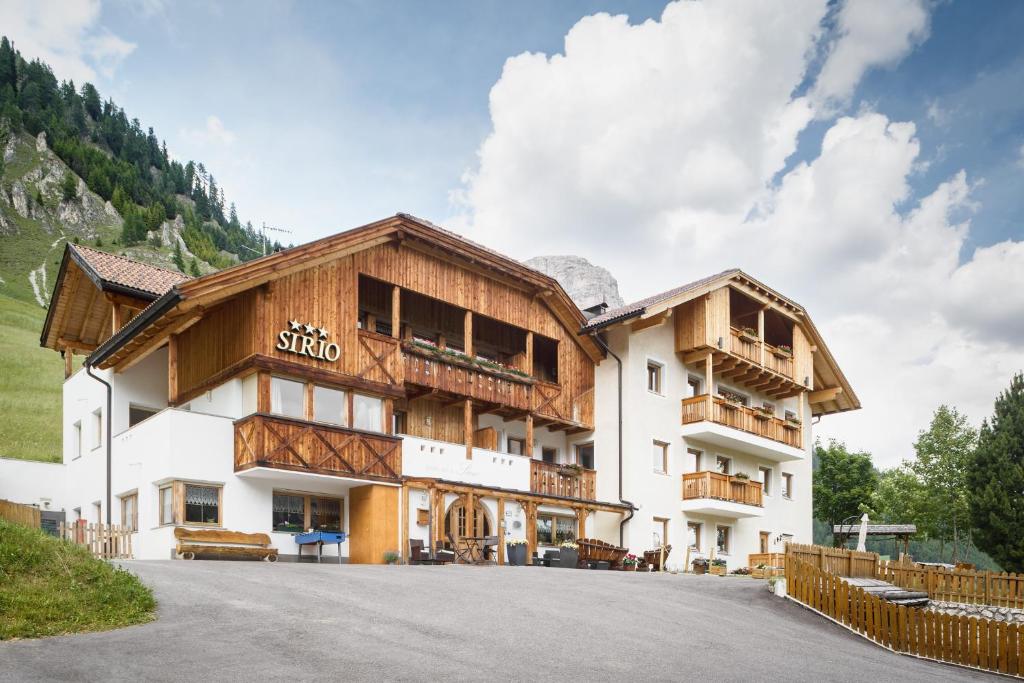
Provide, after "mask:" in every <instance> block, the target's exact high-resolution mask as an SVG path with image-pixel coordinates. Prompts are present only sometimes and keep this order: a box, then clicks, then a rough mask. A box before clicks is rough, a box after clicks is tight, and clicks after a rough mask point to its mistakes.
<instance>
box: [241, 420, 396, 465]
mask: <svg viewBox="0 0 1024 683" xmlns="http://www.w3.org/2000/svg"><path fill="white" fill-rule="evenodd" d="M252 467H271V468H274V469H280V470H291V471H295V472H309V473H313V474H327V475H333V476H338V477H351V478H354V479H371V480H387V481H400V480H401V475H402V440H401V439H398V438H396V437H393V436H388V435H387V434H373V433H370V432H361V431H357V430H354V429H346V428H344V427H333V426H330V425H325V424H322V423H313V422H306V421H304V420H296V419H292V418H288V417H281V416H278V415H264V414H261V413H257V414H254V415H250V416H248V417H244V418H242V419H241V420H238V421H236V422H235V471H236V472H241V471H243V470H247V469H249V468H252Z"/></svg>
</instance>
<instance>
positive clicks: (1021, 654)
mask: <svg viewBox="0 0 1024 683" xmlns="http://www.w3.org/2000/svg"><path fill="white" fill-rule="evenodd" d="M856 555H862V556H866V555H874V553H856V552H855V551H849V550H843V549H839V548H821V547H819V546H796V545H794V544H789V545H788V546H787V551H786V592H787V594H788V596H789V598H790V599H791V600H795V601H796V602H800V603H803V604H804V605H806V606H807V607H810V608H811V609H813V610H815V611H817V612H819V613H821V614H823V615H825V616H826V617H829V618H830V619H832V620H833V621H835V622H837V623H839V624H841V625H843V626H845V627H846V628H848V629H850V630H851V631H853V632H855V633H858V634H860V635H862V636H863V637H865V638H867V639H869V640H872V641H874V642H876V643H878V644H879V645H881V646H883V647H887V648H889V649H891V650H893V651H894V652H898V653H903V654H909V655H913V656H916V657H921V658H924V659H932V660H935V661H940V662H947V663H950V664H957V665H960V666H966V667H971V668H976V669H982V670H985V671H994V672H999V673H1003V674H1009V675H1012V676H1017V677H1021V676H1022V675H1024V629H1022V628H1021V627H1020V626H1019V625H1018V624H1008V623H1006V622H1004V621H996V620H994V619H985V618H977V617H966V616H954V615H952V614H946V613H942V612H936V611H931V610H926V609H921V608H917V607H907V606H905V605H897V604H895V603H892V602H889V601H887V600H883V599H882V598H880V597H878V596H877V595H873V594H871V593H869V592H867V591H865V590H864V589H863V588H860V587H858V586H853V585H851V584H850V583H849V582H848V581H846V580H845V579H844V578H843V576H842V575H840V574H837V573H836V572H834V571H831V570H830V569H829V566H830V565H832V564H833V563H836V562H838V563H839V565H840V568H842V566H841V565H842V563H843V561H847V562H852V563H853V566H854V567H855V571H862V570H866V569H867V567H868V563H867V562H866V560H863V559H862V558H859V557H855V556H856ZM815 557H817V558H818V561H817V563H816V562H815V560H814V558H815ZM875 561H876V563H875V565H874V566H872V571H873V570H874V569H875V568H877V567H878V565H877V556H875ZM862 563H863V564H862ZM822 565H824V567H825V568H822ZM879 573H880V574H881V573H883V572H879ZM867 576H873V573H872V574H867Z"/></svg>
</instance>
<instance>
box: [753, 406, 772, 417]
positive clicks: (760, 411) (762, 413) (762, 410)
mask: <svg viewBox="0 0 1024 683" xmlns="http://www.w3.org/2000/svg"><path fill="white" fill-rule="evenodd" d="M774 416H775V413H774V412H773V411H772V410H771V409H770V408H768V407H766V406H755V408H754V419H755V420H770V419H772V417H774Z"/></svg>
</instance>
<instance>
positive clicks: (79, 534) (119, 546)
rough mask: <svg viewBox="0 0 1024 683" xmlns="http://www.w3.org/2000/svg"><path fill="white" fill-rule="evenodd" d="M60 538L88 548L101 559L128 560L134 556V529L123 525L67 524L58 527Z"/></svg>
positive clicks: (62, 523) (94, 555)
mask: <svg viewBox="0 0 1024 683" xmlns="http://www.w3.org/2000/svg"><path fill="white" fill-rule="evenodd" d="M57 533H58V535H59V536H60V538H62V539H64V540H65V541H68V542H70V543H74V544H75V545H80V546H82V547H83V548H85V549H87V550H88V551H89V552H90V553H91V554H92V556H93V557H96V558H99V559H101V560H127V559H131V557H132V533H133V532H132V531H131V530H130V529H126V528H124V527H122V526H118V525H116V524H115V525H111V526H106V525H104V524H102V523H98V524H65V523H64V522H61V523H60V524H59V525H58V527H57Z"/></svg>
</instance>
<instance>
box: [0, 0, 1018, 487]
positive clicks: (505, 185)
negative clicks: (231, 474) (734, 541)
mask: <svg viewBox="0 0 1024 683" xmlns="http://www.w3.org/2000/svg"><path fill="white" fill-rule="evenodd" d="M0 27H3V28H2V31H3V32H4V33H6V34H7V35H9V36H10V37H11V38H13V40H14V41H15V45H16V47H18V49H20V50H21V51H22V53H23V54H24V55H25V56H27V57H30V58H31V57H40V58H42V59H44V60H46V61H47V62H49V63H50V64H51V65H52V66H53V67H54V71H55V73H56V75H57V76H58V78H62V79H64V78H71V79H74V81H75V82H76V83H77V84H81V83H82V82H83V81H85V80H89V81H92V82H93V83H95V84H96V85H97V87H98V88H99V89H100V91H101V93H102V94H103V95H104V96H105V97H106V96H109V97H112V98H113V99H114V100H115V101H116V102H117V103H118V104H119V105H121V106H122V107H124V108H125V109H126V111H127V112H128V113H129V115H130V116H133V117H138V118H139V119H140V120H141V121H142V123H143V125H144V126H153V127H154V129H155V130H156V133H157V135H158V136H159V137H161V138H163V139H165V140H166V141H167V145H168V148H169V150H170V152H171V153H172V154H173V155H174V156H175V157H176V158H179V159H182V160H185V159H195V160H197V161H203V162H204V163H205V164H206V166H207V168H208V169H209V170H210V171H211V172H212V173H213V174H214V176H215V177H216V179H217V182H218V184H220V185H221V186H222V187H223V188H224V189H225V191H226V192H227V195H228V199H229V201H234V202H236V203H237V205H238V210H239V214H240V215H241V217H242V218H243V220H244V219H251V220H252V221H253V223H254V224H256V225H259V224H261V223H263V222H266V223H267V224H268V225H270V226H273V227H277V228H280V229H285V230H289V231H290V233H288V234H285V233H282V234H281V235H280V237H281V238H282V241H284V242H294V243H301V242H305V241H308V240H311V239H314V238H317V237H322V236H324V235H327V234H331V233H334V232H338V231H340V230H343V229H347V228H350V227H355V226H357V225H362V224H365V223H367V222H370V221H372V220H376V219H379V218H381V217H384V216H388V215H392V214H394V213H396V212H398V211H405V212H410V213H414V214H416V215H419V216H423V217H425V218H429V219H431V220H433V221H435V222H439V223H442V224H444V225H447V226H448V227H450V228H452V229H455V230H457V231H459V232H461V233H463V234H464V235H466V236H467V237H470V238H471V239H474V240H477V241H480V242H483V243H484V244H487V245H488V246H491V247H494V248H496V249H499V250H502V251H505V252H507V253H508V254H510V255H511V256H513V257H516V258H520V259H525V258H529V257H531V256H536V255H550V254H576V255H580V256H584V257H586V258H588V259H589V260H591V261H592V262H593V263H596V264H599V265H602V266H604V267H606V268H608V269H609V270H610V271H611V272H612V273H613V274H614V275H615V277H616V278H617V279H618V282H619V286H620V290H621V291H622V294H623V296H624V298H625V299H626V300H631V299H637V298H641V297H644V296H646V295H648V294H651V293H654V292H657V291H661V290H664V289H669V288H671V287H674V286H677V285H679V284H682V283H685V282H689V281H691V280H694V279H698V278H700V277H703V276H705V275H707V274H710V273H714V272H718V271H720V270H723V269H725V268H729V267H734V266H738V267H741V268H743V269H744V270H746V271H747V272H748V273H750V274H751V275H752V276H754V277H755V278H757V279H759V280H761V281H762V282H764V283H766V284H768V285H769V286H772V287H774V288H776V289H778V290H779V291H781V292H782V293H784V294H785V295H787V296H789V297H790V298H792V299H794V300H796V301H797V302H799V303H801V304H802V305H804V306H805V308H806V309H807V310H808V311H809V313H810V315H811V317H812V318H813V320H814V321H815V324H816V325H817V326H818V328H819V329H820V330H821V331H822V333H823V335H824V338H825V340H826V342H827V344H828V346H829V349H830V350H831V351H832V353H833V355H834V356H835V357H836V358H837V360H838V362H839V364H840V366H841V367H842V369H843V370H844V372H845V373H846V375H847V377H848V378H849V380H850V382H851V383H852V385H853V387H854V389H855V390H856V392H857V394H858V396H859V398H860V399H861V402H862V403H863V406H864V408H863V409H862V410H859V411H855V412H851V413H846V414H842V415H837V416H828V417H826V418H824V419H822V421H821V422H820V423H819V424H817V425H816V426H815V430H816V433H817V434H819V435H820V436H822V438H824V439H828V438H837V439H841V440H843V441H845V442H846V443H847V445H848V446H849V447H850V448H853V449H864V450H867V451H869V452H871V453H872V454H873V457H874V460H875V462H876V464H877V465H879V466H881V467H890V466H894V465H896V464H898V463H899V462H900V461H902V460H903V459H905V458H907V457H910V456H911V455H912V453H913V449H912V444H913V441H914V439H915V438H916V435H917V433H918V432H919V431H920V430H921V429H923V428H924V427H925V426H926V425H927V423H928V421H929V419H930V417H931V415H932V413H933V411H934V410H935V408H936V407H937V406H938V405H940V404H942V403H946V404H949V405H953V406H955V407H956V408H958V409H959V410H961V411H963V412H964V413H965V414H967V415H968V417H969V418H970V419H971V421H972V422H974V423H975V424H980V422H981V420H982V419H983V418H984V417H986V416H988V415H990V414H991V412H992V402H993V400H994V398H995V397H996V395H997V394H998V393H999V392H1000V391H1002V390H1003V389H1004V388H1006V387H1007V386H1008V384H1009V382H1010V379H1011V377H1012V375H1013V373H1015V372H1018V371H1020V370H1021V369H1022V368H1024V234H1022V233H1024V230H1022V225H1024V193H1022V192H1021V188H1022V186H1024V182H1022V181H1024V44H1022V43H1021V41H1020V38H1019V37H1020V36H1021V35H1022V34H1024V3H1020V2H1014V1H1012V0H1005V1H999V0H992V1H990V2H986V3H983V4H979V3H972V2H968V1H965V0H944V1H931V0H832V1H828V0H785V1H784V2H754V1H750V0H733V1H726V0H695V1H693V2H672V3H668V4H665V3H664V2H618V1H615V0H605V1H599V0H593V1H588V2H570V1H568V0H565V1H562V2H535V1H525V2H517V3H508V2H497V1H493V2H488V1H479V2H469V1H466V2H449V3H421V2H411V1H410V2H373V1H370V0H367V1H365V2H322V3H317V2H312V1H310V2H275V3H270V2H244V3H243V2H187V1H183V2H174V3H171V2H166V1H164V0H139V1H135V2H132V1H129V0H108V1H105V2H100V0H77V1H74V0H68V1H66V2H65V1H57V0H35V1H32V0H27V1H21V0H0Z"/></svg>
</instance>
